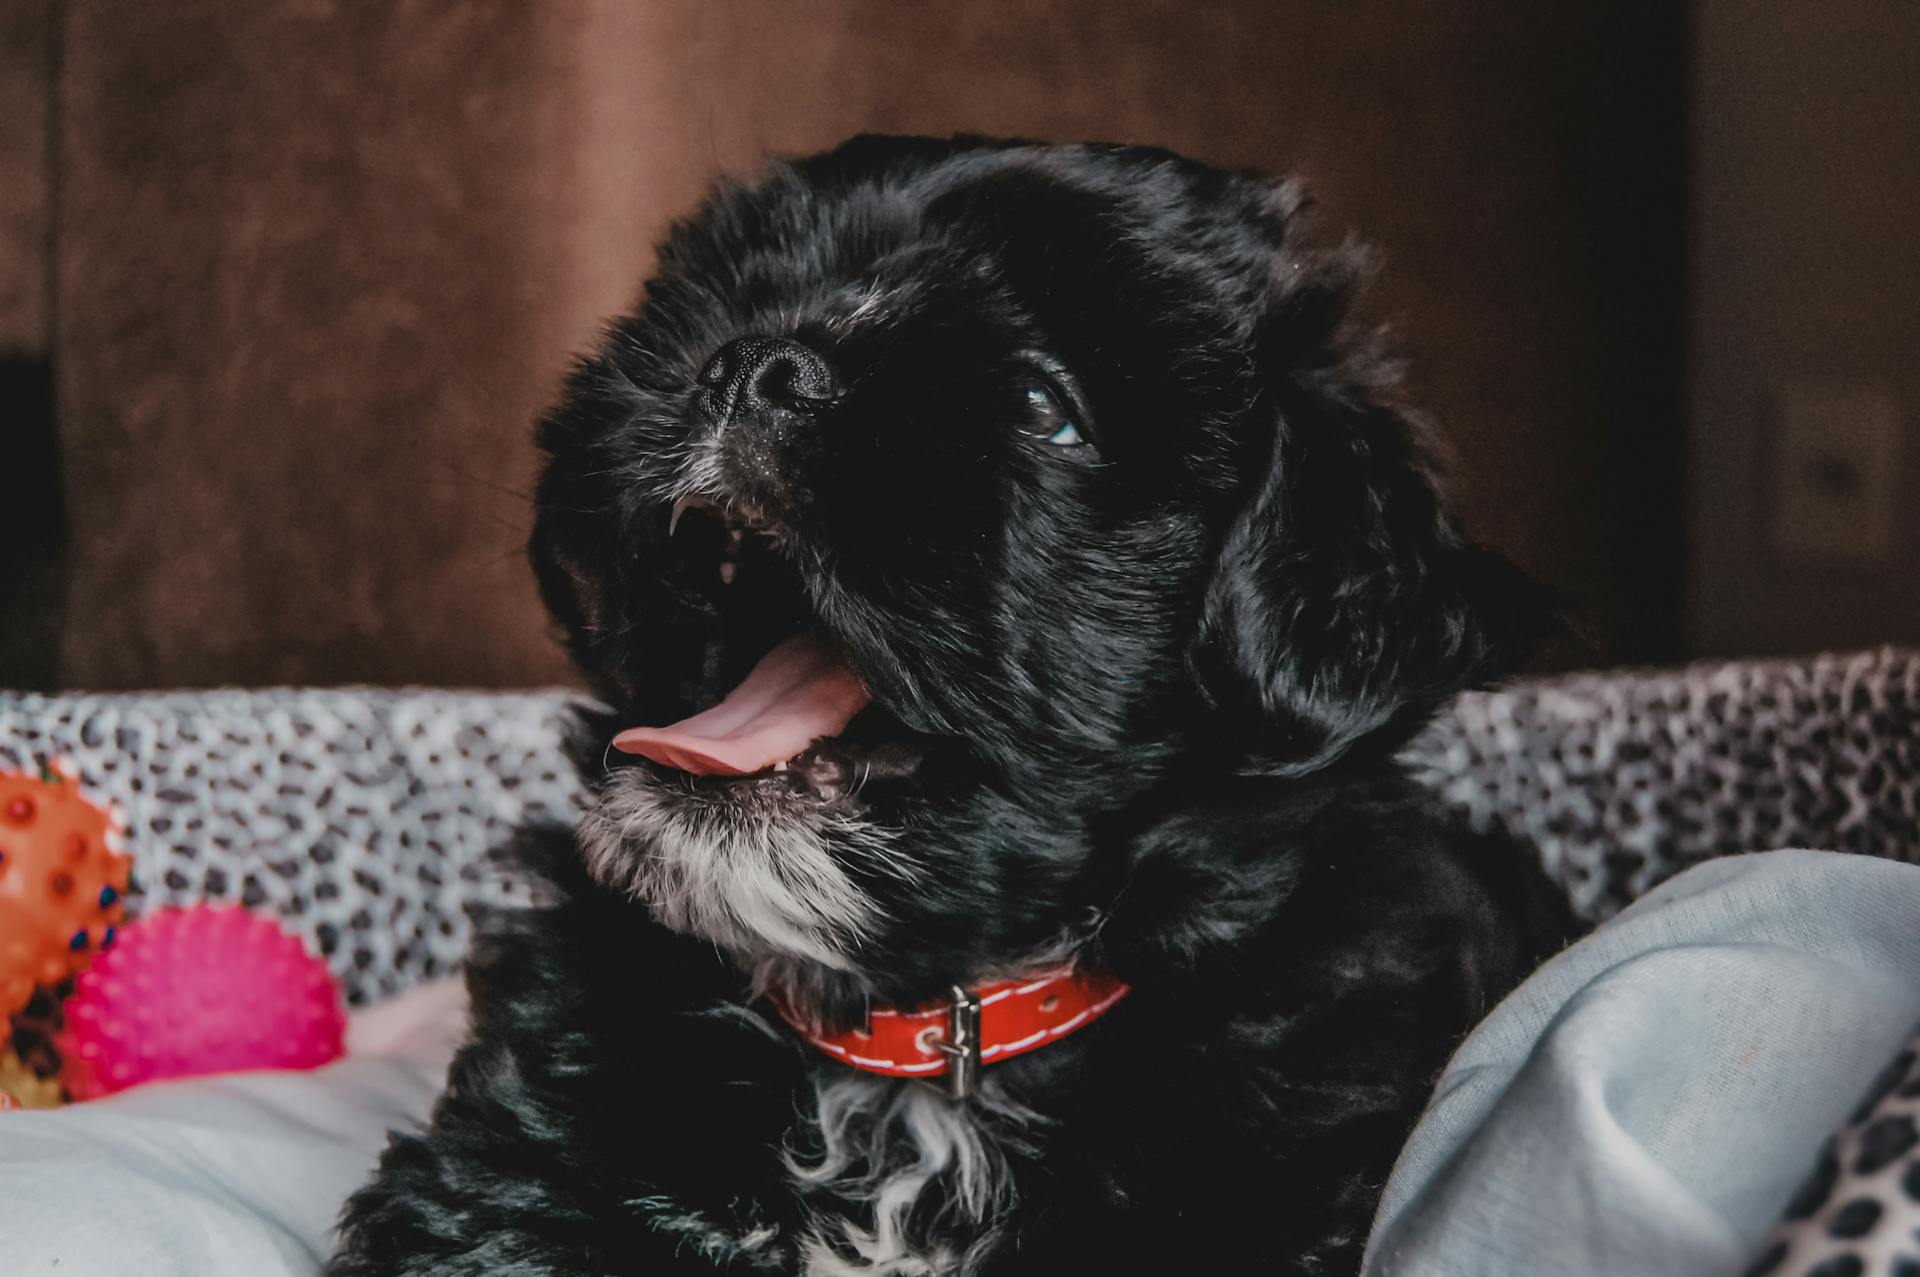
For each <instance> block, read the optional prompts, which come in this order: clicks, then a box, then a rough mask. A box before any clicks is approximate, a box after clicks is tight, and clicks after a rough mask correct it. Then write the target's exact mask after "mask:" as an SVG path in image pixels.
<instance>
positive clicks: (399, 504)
mask: <svg viewBox="0 0 1920 1277" xmlns="http://www.w3.org/2000/svg"><path fill="white" fill-rule="evenodd" d="M1682 34H1683V33H1682V31H1681V29H1680V21H1679V18H1678V16H1677V8H1676V6H1672V5H1665V4H1649V5H1646V6H1633V5H1594V6H1585V5H1578V6H1576V5H1551V6H1546V5H1538V4H1534V3H1520V2H1516V3H1508V4H1486V3H1480V4H1449V5H1445V6H1435V5H1431V4H1427V3H1417V2H1415V0H1402V2H1398V3H1383V4H1375V5H1369V6H1337V7H1336V6H1332V5H1319V4H1297V5H1294V4H1289V5H1280V4H1274V3H1270V2H1268V0H1235V2H1227V3H1214V4H1205V5H1196V4H1192V3H1186V2H1181V3H1171V2H1169V3H1159V2H1155V0H1139V2H1136V3H1126V4H1120V3H1114V2H1113V0H1039V2H1035V0H1025V2H1021V3H1013V2H1010V0H991V2H985V3H981V2H976V3H969V4H966V5H902V4H896V3H884V2H881V0H809V2H805V3H795V2H791V0H788V2H784V3H780V4H771V3H747V2H742V0H673V2H666V0H662V2H658V3H648V4H616V3H602V4H595V3H589V2H586V0H559V2H556V3H549V4H542V5H539V6H534V5H515V4H505V3H501V4H482V3H472V2H464V0H441V2H439V3H426V2H419V3H409V4H401V5H392V6H385V5H383V6H335V5H315V4H312V3H296V2H295V0H272V2H271V3H268V2H264V0H262V2H259V3H248V4H241V3H237V2H236V0H173V2H172V3H169V4H167V5H164V6H124V5H110V4H107V3H105V2H104V0H68V3H67V5H66V21H65V44H66V52H65V58H66V63H65V70H64V74H63V78H62V85H61V91H60V100H61V103H62V138H63V142H62V149H61V164H62V175H61V180H62V196H61V203H60V209H59V219H60V227H61V245H62V249H61V256H60V262H59V271H58V280H59V284H58V296H59V333H58V352H57V353H58V372H59V386H60V392H61V397H62V402H61V433H62V444H63V447H64V449H65V475H66V477H65V484H66V491H67V494H68V499H69V505H70V513H71V518H72V523H73V527H74V542H73V563H72V570H71V573H70V582H71V598H70V607H69V613H68V626H67V630H66V638H65V642H64V646H63V652H62V656H63V667H64V676H65V679H66V681H67V682H69V683H71V684H76V685H92V686H126V685H136V684H178V683H206V682H224V681H241V682H262V681H274V680H289V681H342V680H374V681H406V680H423V681H430V682H455V683H467V682H471V683H520V682H527V681H534V680H541V679H551V678H557V677H561V676H562V674H563V670H562V667H561V665H560V663H559V661H558V659H557V657H556V655H555V653H554V650H553V648H552V647H551V645H550V643H549V641H548V639H547V637H546V635H545V631H544V623H543V621H542V618H541V617H540V615H539V613H538V610H537V605H536V604H535V602H534V599H533V594H532V590H531V587H530V583H529V580H528V577H527V573H526V571H525V568H524V567H523V565H522V564H521V562H520V559H519V555H518V545H519V542H520V540H521V539H522V537H523V536H524V534H525V531H526V527H527V514H526V510H525V502H524V493H525V491H526V488H527V484H528V481H529V477H530V474H531V466H532V457H531V449H530V447H529V444H528V433H529V432H528V422H529V420H530V419H531V417H532V416H533V414H534V413H535V411H536V410H537V409H538V407H539V406H540V405H541V404H542V403H543V402H544V401H545V400H546V399H547V397H548V396H549V395H550V394H551V393H552V391H553V388H554V386H555V383H556V380H557V378H558V376H559V375H560V372H561V370H562V368H563V365H564V360H565V357H566V354H567V352H569V351H571V350H575V349H578V348H579V347H581V346H582V345H583V344H585V343H587V342H588V341H590V340H591V337H592V334H593V332H594V329H595V326H596V323H597V322H598V320H599V318H600V317H601V316H603V315H605V314H606V313H608V312H609V311H612V310H614V309H616V308H618V307H620V306H622V305H624V304H625V303H626V302H627V301H628V300H629V299H630V298H631V297H632V296H633V295H634V293H635V286H636V281H637V280H638V278H639V276H640V274H641V272H643V271H644V269H645V267H646V264H647V261H648V257H649V244H650V243H651V241H652V240H653V238H654V236H655V235H656V234H657V233H658V232H659V230H660V229H661V227H662V225H663V224H664V222H665V221H666V220H667V219H668V218H669V217H671V216H673V215H675V214H677V213H680V212H682V211H684V210H685V209H686V208H687V207H688V206H689V205H690V204H691V202H692V201H693V200H694V199H695V198H696V197H697V195H698V193H699V191H700V190H701V189H702V187H703V186H704V185H705V184H706V183H707V182H708V180H709V179H710V178H711V176H712V175H713V174H714V173H716V172H718V171H723V170H725V171H741V170H750V169H751V168H752V167H753V165H754V164H755V163H756V162H757V160H758V159H759V157H761V156H762V155H763V154H765V153H767V152H769V151H774V152H779V151H789V150H804V149H808V148H813V147H817V146H822V145H826V144H829V143H832V142H834V141H836V140H838V139H839V138H841V137H843V136H844V135H846V134H848V133H851V132H854V131H857V130H861V129H881V130H898V131H925V132H936V133H938V132H949V131H954V130H960V129H966V130H978V131H986V132H995V133H1019V134H1028V135H1038V136H1046V137H1058V138H1072V137H1104V138H1118V139H1126V140H1135V141H1144V142H1155V143H1161V144H1164V145H1168V146H1172V147H1175V148H1178V149H1181V150H1186V151H1190V152H1192V153H1194V154H1197V155H1199V156H1201V157H1203V158H1206V159H1209V160H1214V161H1217V162H1221V163H1226V164H1244V165H1254V166H1258V167H1261V168H1265V169H1270V170H1294V171H1298V172H1300V173H1302V174H1303V175H1304V176H1306V177H1307V179H1308V180H1309V182H1310V183H1311V185H1312V187H1313V188H1314V189H1315V190H1316V191H1317V192H1318V194H1319V196H1320V198H1321V203H1322V207H1323V213H1324V219H1325V224H1326V226H1327V228H1328V232H1329V233H1330V234H1335V235H1337V234H1339V233H1341V232H1342V231H1344V230H1345V229H1346V228H1348V227H1354V228H1357V229H1359V230H1360V231H1362V232H1363V233H1364V234H1365V235H1366V236H1367V237H1368V238H1370V239H1372V240H1373V241H1374V242H1375V243H1377V244H1378V245H1380V246H1381V248H1382V249H1383V250H1384V255H1385V261H1386V271H1385V274H1384V276H1383V280H1382V283H1381V286H1380V288H1379V290H1378V293H1377V295H1376V298H1375V302H1376V308H1377V309H1378V310H1379V312H1380V313H1382V314H1385V315H1389V316H1391V317H1393V318H1394V319H1395V320H1396V321H1397V323H1398V326H1399V328H1400V330H1401V332H1402V334H1403V337H1404V339H1405V344H1406V345H1407V346H1408V347H1409V348H1410V349H1411V350H1412V352H1413V353H1414V355H1415V380H1416V384H1417V386H1418V387H1419V389H1420V391H1421V393H1422V395H1423V397H1424V398H1425V400H1426V401H1427V402H1428V403H1429V404H1431V405H1432V406H1433V408H1434V409H1435V410H1436V412H1437V415H1439V416H1440V417H1441V418H1442V420H1443V422H1444V423H1445V424H1446V425H1447V427H1448V428H1449V435H1450V438H1451V440H1452V444H1453V448H1454V451H1455V453H1456V455H1457V457H1458V462H1459V465H1458V469H1459V472H1460V478H1461V485H1460V486H1461V488H1462V494H1463V499H1464V503H1465V505H1466V507H1467V511H1468V514H1469V517H1470V520H1471V521H1472V522H1473V523H1474V524H1475V525H1476V526H1477V528H1478V529H1479V531H1480V532H1481V533H1482V535H1483V536H1484V537H1485V538H1486V539H1488V540H1490V541H1492V542H1494V543H1496V544H1498V545H1500V546H1502V547H1503V548H1505V549H1507V550H1508V551H1510V552H1511V553H1512V554H1513V555H1514V556H1515V557H1517V558H1518V559H1520V560H1521V561H1522V562H1523V563H1525V564H1527V565H1528V566H1530V567H1533V568H1534V569H1536V570H1537V571H1539V572H1541V573H1542V574H1544V575H1547V576H1549V577H1550V578H1552V579H1555V580H1557V581H1559V582H1560V583H1561V584H1563V585H1564V586H1565V587H1567V588H1568V589H1569V591H1570V592H1571V593H1572V594H1573V595H1574V596H1575V598H1576V599H1577V600H1578V601H1580V602H1581V603H1583V604H1584V605H1585V606H1586V609H1587V611H1588V612H1589V614H1590V615H1591V616H1593V617H1594V618H1595V619H1596V620H1597V622H1598V626H1599V629H1600V631H1601V632H1602V634H1603V636H1605V637H1607V638H1609V639H1610V640H1612V641H1613V644H1614V646H1613V647H1612V650H1613V651H1615V652H1618V653H1622V654H1626V655H1639V654H1646V655H1657V654H1661V653H1662V652H1664V651H1665V650H1666V647H1667V646H1668V645H1669V644H1670V639H1671V628H1672V615H1673V606H1672V604H1673V599H1674V598H1675V597H1676V593H1677V581H1678V575H1677V574H1678V562H1679V554H1678V550H1677V541H1678V537H1677V531H1676V529H1677V523H1678V519H1679V512H1678V509H1677V506H1675V505H1674V503H1673V501H1672V483H1673V480H1674V477H1675V476H1676V475H1677V473H1678V457H1679V448H1680V434H1679V426H1678V412H1677V387H1678V385H1679V380H1678V378H1679V372H1678V365H1677V363H1676V360H1677V357H1678V351H1679V346H1680V341H1679V331H1680V329H1679V325H1680V314H1681V311H1680V306H1679V304H1678V301H1679V292H1678V289H1679V283H1678V281H1679V280H1680V278H1681V274H1680V267H1679V260H1678V254H1679V249H1680V242H1681V237H1680V231H1681V223H1680V220H1679V214H1680V208H1681V201H1680V195H1679V185H1678V183H1679V178H1680V175H1681V169H1680V163H1679V161H1680V154H1681V152H1680V147H1681V143H1682V133H1681V130H1680V121H1679V110H1680V96H1681V95H1680V90H1681V75H1680V62H1679V59H1680V53H1681V48H1682Z"/></svg>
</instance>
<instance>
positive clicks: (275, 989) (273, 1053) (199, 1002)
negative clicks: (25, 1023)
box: [60, 905, 346, 1100]
mask: <svg viewBox="0 0 1920 1277" xmlns="http://www.w3.org/2000/svg"><path fill="white" fill-rule="evenodd" d="M65 1014H66V1028H65V1030H64V1032H63V1033H62V1034H61V1037H60V1057H61V1062H62V1063H61V1072H62V1079H61V1080H62V1081H64V1082H65V1083H66V1087H67V1093H68V1094H69V1095H70V1096H72V1097H73V1098H74V1099H76V1100H86V1099H94V1098H97V1097H99V1096H102V1095H111V1094H112V1093H113V1092H115V1091H121V1090H125V1089H126V1088H127V1087H129V1086H137V1085H139V1084H140V1083H142V1082H155V1081H159V1080H160V1079H162V1078H175V1077H198V1076H200V1075H202V1074H207V1073H229V1072H234V1071H237V1070H241V1069H310V1068H316V1067H318V1066H319V1065H322V1064H326V1063H327V1062H329V1061H331V1060H336V1059H338V1058H339V1057H340V1055H341V1052H342V1038H343V1036H344V1034H345V1032H346V1017H345V1016H344V1015H343V1014H342V1012H341V1009H340V990H339V987H338V985H336V984H335V983H334V979H333V974H332V972H330V971H328V970H327V966H326V964H325V963H324V962H322V961H321V960H320V959H319V958H316V957H314V956H313V955H312V954H310V953H308V952H307V950H306V949H305V947H303V946H302V945H301V943H300V941H299V940H298V939H297V938H296V937H294V936H292V935H289V934H288V933H287V932H286V931H283V930H282V929H281V928H280V926H279V924H277V923H276V922H274V920H273V919H271V918H268V917H265V916H263V915H260V914H254V913H249V912H248V911H246V910H245V909H241V908H237V907H233V906H217V905H196V906H193V907H191V908H186V909H164V910H160V911H158V912H156V913H152V914H149V915H148V916H146V917H144V918H142V919H140V920H139V921H138V922H135V923H133V924H131V925H129V926H126V927H123V928H122V929H121V931H120V934H119V937H118V943H117V944H115V945H114V947H113V948H111V949H109V950H107V951H106V952H105V953H102V954H100V956H99V957H97V958H95V959H94V962H93V965H92V966H90V967H88V968H87V969H86V970H85V971H83V972H81V973H80V975H79V976H78V977H77V978H76V979H75V981H74V989H73V996H72V997H70V998H68V999H67V1003H66V1007H65Z"/></svg>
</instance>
